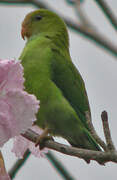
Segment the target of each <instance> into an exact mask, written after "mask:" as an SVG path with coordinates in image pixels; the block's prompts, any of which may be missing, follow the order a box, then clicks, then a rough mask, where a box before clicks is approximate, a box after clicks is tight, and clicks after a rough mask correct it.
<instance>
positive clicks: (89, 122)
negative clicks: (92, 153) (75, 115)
mask: <svg viewBox="0 0 117 180" xmlns="http://www.w3.org/2000/svg"><path fill="white" fill-rule="evenodd" d="M86 119H87V125H88V127H89V130H90V133H91V135H92V136H93V137H94V139H95V140H96V142H97V143H98V144H99V145H100V146H101V147H102V148H103V149H104V150H105V151H108V147H107V145H106V144H105V142H104V141H103V140H102V139H101V138H100V137H99V136H98V134H97V132H96V130H95V128H94V126H93V123H92V120H91V116H90V114H89V112H88V111H87V112H86Z"/></svg>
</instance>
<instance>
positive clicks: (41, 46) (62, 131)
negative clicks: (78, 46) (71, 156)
mask: <svg viewBox="0 0 117 180" xmlns="http://www.w3.org/2000/svg"><path fill="white" fill-rule="evenodd" d="M39 16H40V19H39V18H38V17H39ZM22 26H23V28H24V29H25V30H24V29H23V33H22V34H23V36H26V37H27V38H28V41H27V43H26V46H25V48H24V50H23V53H22V55H21V56H20V58H19V59H21V60H22V65H23V67H24V77H25V79H26V81H25V87H26V91H28V92H29V93H31V94H34V95H35V96H36V97H37V99H39V100H40V109H39V112H38V114H37V122H36V124H37V125H39V126H40V127H42V128H43V129H44V128H46V127H47V128H49V130H50V134H52V135H54V136H60V137H63V138H65V139H66V140H67V141H68V142H69V143H70V144H72V145H73V146H75V147H79V148H85V149H91V150H100V148H99V146H98V145H97V143H96V142H95V140H94V139H93V138H92V137H91V134H90V132H89V131H88V128H87V123H86V118H85V112H86V111H89V112H90V108H89V103H88V98H87V94H86V90H85V85H84V82H83V79H82V77H81V75H80V73H79V72H78V70H77V69H76V68H75V66H74V65H73V63H72V61H71V57H70V54H69V40H68V33H67V29H66V26H65V24H64V22H63V21H62V20H61V19H60V17H58V16H57V15H56V14H55V13H53V12H50V11H48V10H43V9H42V10H37V11H35V12H32V13H30V14H28V15H27V16H26V18H25V20H24V22H23V25H22Z"/></svg>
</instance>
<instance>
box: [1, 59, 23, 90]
mask: <svg viewBox="0 0 117 180" xmlns="http://www.w3.org/2000/svg"><path fill="white" fill-rule="evenodd" d="M23 83H24V78H23V66H22V65H21V64H20V61H16V60H7V59H5V60H0V90H2V91H8V90H10V89H11V90H12V89H17V88H18V89H21V90H23V88H24V86H23Z"/></svg>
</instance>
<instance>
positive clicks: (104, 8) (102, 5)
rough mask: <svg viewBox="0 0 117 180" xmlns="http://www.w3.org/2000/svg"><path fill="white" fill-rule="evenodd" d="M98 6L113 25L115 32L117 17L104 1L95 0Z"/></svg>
mask: <svg viewBox="0 0 117 180" xmlns="http://www.w3.org/2000/svg"><path fill="white" fill-rule="evenodd" d="M95 2H96V3H97V4H98V6H99V7H100V8H101V9H102V11H103V12H104V14H105V15H106V17H107V18H108V20H109V21H110V23H111V24H112V25H113V27H114V28H115V30H117V17H115V15H114V14H113V12H112V10H111V9H110V7H109V6H108V4H107V3H106V2H105V1H104V0H95Z"/></svg>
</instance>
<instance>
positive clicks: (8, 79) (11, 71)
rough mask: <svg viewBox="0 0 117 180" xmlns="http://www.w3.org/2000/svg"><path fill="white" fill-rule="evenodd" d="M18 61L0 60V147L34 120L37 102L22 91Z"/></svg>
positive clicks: (21, 72) (20, 69) (20, 66)
mask: <svg viewBox="0 0 117 180" xmlns="http://www.w3.org/2000/svg"><path fill="white" fill-rule="evenodd" d="M23 83H24V78H23V67H22V65H21V64H20V61H15V60H0V146H3V144H4V143H5V142H7V141H8V140H9V139H10V138H12V137H15V136H17V135H20V134H21V133H23V132H25V131H26V130H27V129H28V128H30V127H31V126H32V124H33V122H34V121H35V120H36V117H35V114H36V113H37V112H38V108H39V101H38V100H37V99H36V97H35V96H34V95H30V94H28V93H27V92H25V91H23V88H24V86H23Z"/></svg>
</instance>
